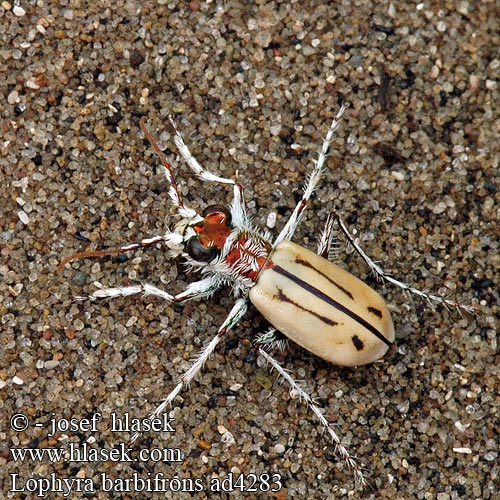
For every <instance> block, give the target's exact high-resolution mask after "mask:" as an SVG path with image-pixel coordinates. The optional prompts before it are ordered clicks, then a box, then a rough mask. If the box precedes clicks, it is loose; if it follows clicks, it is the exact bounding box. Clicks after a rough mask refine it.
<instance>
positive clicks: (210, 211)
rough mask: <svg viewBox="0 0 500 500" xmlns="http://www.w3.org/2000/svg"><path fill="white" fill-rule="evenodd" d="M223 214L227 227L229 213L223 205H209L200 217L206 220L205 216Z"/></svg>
mask: <svg viewBox="0 0 500 500" xmlns="http://www.w3.org/2000/svg"><path fill="white" fill-rule="evenodd" d="M217 213H219V214H223V215H224V216H225V217H226V221H225V222H226V225H227V226H229V225H230V224H231V212H230V211H229V210H228V209H227V208H226V207H224V206H223V205H209V206H208V207H207V208H205V210H203V212H202V213H201V216H202V217H203V218H206V217H207V216H210V215H215V214H217Z"/></svg>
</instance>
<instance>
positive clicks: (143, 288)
mask: <svg viewBox="0 0 500 500" xmlns="http://www.w3.org/2000/svg"><path fill="white" fill-rule="evenodd" d="M96 284H97V286H101V285H100V283H99V284H98V283H96ZM219 286H220V282H219V281H218V280H216V279H214V277H212V276H211V277H209V278H205V279H202V280H200V281H195V282H194V283H190V284H189V285H188V287H187V288H186V290H184V291H183V292H181V293H179V294H177V295H175V296H174V295H170V294H169V293H167V292H165V291H163V290H161V289H160V288H157V287H155V286H153V285H149V284H147V283H140V284H138V285H129V286H117V287H113V288H99V290H96V291H95V292H93V293H91V294H90V295H88V296H77V297H76V299H77V300H88V299H90V300H95V299H104V298H107V297H111V298H115V297H128V296H129V295H136V294H138V293H142V294H143V295H144V296H145V297H146V296H148V295H152V296H155V297H161V298H162V299H165V300H167V301H169V302H171V301H173V302H186V301H188V300H192V299H199V298H202V297H208V296H209V295H212V293H214V292H215V290H217V289H218V288H219Z"/></svg>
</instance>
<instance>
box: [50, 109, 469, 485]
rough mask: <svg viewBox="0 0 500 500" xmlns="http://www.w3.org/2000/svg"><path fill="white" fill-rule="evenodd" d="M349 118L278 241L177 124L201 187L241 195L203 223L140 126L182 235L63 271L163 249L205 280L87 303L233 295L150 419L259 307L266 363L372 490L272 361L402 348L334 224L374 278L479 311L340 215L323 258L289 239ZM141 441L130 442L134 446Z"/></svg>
mask: <svg viewBox="0 0 500 500" xmlns="http://www.w3.org/2000/svg"><path fill="white" fill-rule="evenodd" d="M346 109H347V105H346V104H344V105H342V107H341V108H340V110H339V112H338V113H337V115H336V116H335V117H334V119H333V120H332V122H331V125H330V128H329V130H328V133H327V134H326V136H325V138H324V141H323V145H322V147H321V150H320V151H319V154H318V157H317V160H316V161H315V164H314V167H313V169H312V172H311V173H310V175H309V176H308V178H307V180H306V182H305V186H304V190H303V195H302V197H301V199H300V200H299V202H298V203H297V205H296V207H295V209H294V210H293V213H292V215H291V216H290V218H289V219H288V221H287V222H286V224H285V226H284V227H283V229H282V230H281V232H280V233H279V234H278V236H277V237H276V238H274V239H273V237H272V236H271V234H269V233H268V232H262V231H260V230H258V229H256V228H255V227H254V225H253V224H252V222H251V220H250V218H249V216H248V214H247V209H246V205H245V201H244V197H243V189H242V187H241V185H240V184H238V183H237V182H236V181H234V180H233V179H229V178H224V177H219V176H217V175H214V174H212V173H211V172H209V171H207V170H205V169H204V168H203V167H202V166H201V165H200V164H199V163H198V161H197V160H196V159H195V158H194V156H193V155H192V154H191V152H190V150H189V149H188V147H187V145H186V144H185V142H184V139H183V137H182V135H181V133H180V132H179V131H178V129H177V127H176V125H175V123H174V121H173V119H172V118H170V123H171V125H172V127H173V129H174V142H175V144H176V146H177V148H178V151H179V153H180V155H181V157H182V158H183V159H184V161H185V162H186V163H187V164H188V166H189V167H190V168H191V170H192V171H193V172H194V173H195V174H196V175H197V176H198V177H199V178H200V179H201V180H202V181H211V182H216V183H222V184H227V185H230V186H232V187H233V192H234V194H233V201H232V204H231V206H230V208H229V209H228V208H226V207H223V206H219V205H211V206H208V207H207V208H205V210H204V211H203V212H202V213H201V215H198V214H197V213H196V211H195V210H193V209H192V208H190V207H188V206H187V205H185V203H184V201H183V200H182V197H181V195H180V193H179V190H178V188H177V184H176V181H175V177H174V174H173V171H172V168H171V166H170V164H169V162H168V160H167V158H166V156H165V155H164V154H163V152H162V151H161V149H160V147H159V146H158V144H157V143H156V141H155V140H154V138H153V137H152V135H151V134H150V133H149V131H148V130H147V129H146V127H145V125H144V119H141V129H142V131H143V133H144V135H145V137H146V138H147V139H148V141H149V142H150V143H151V145H152V146H153V148H154V149H155V150H156V152H157V154H158V155H159V156H160V158H161V160H162V162H163V169H164V173H165V175H166V178H167V180H168V182H169V184H170V189H169V196H170V198H171V201H172V202H173V204H174V205H175V207H176V209H177V214H178V215H179V216H180V221H179V222H178V223H177V225H176V226H175V230H174V231H168V232H167V233H166V234H164V235H160V236H153V237H151V238H148V239H145V240H142V241H140V242H139V243H135V244H130V245H125V246H122V247H120V248H117V249H106V250H95V251H86V252H81V253H77V254H74V255H72V256H70V257H68V258H66V259H64V260H63V261H62V262H61V264H60V266H59V269H60V270H62V268H63V267H64V266H65V265H66V264H67V263H69V262H71V261H73V260H76V259H81V258H86V257H102V256H107V255H116V254H121V253H124V252H129V251H133V250H136V249H139V248H144V247H148V246H151V245H154V244H156V243H160V242H163V243H165V244H166V246H167V248H168V252H169V255H170V256H171V257H178V256H182V257H183V258H184V259H185V260H186V262H187V266H188V268H189V270H192V271H198V272H200V273H201V275H202V279H201V280H199V281H196V282H193V283H191V284H189V285H188V286H187V288H186V289H185V290H184V291H183V292H181V293H179V294H177V295H175V296H174V295H171V294H170V293H168V292H166V291H164V290H161V289H160V288H157V287H156V286H153V285H150V284H147V283H141V284H136V285H129V286H124V287H115V288H100V289H98V290H96V291H95V292H93V293H92V294H91V295H89V296H85V297H78V298H79V299H81V300H85V299H91V300H96V299H104V298H113V297H127V296H129V295H134V294H143V295H151V296H157V297H160V298H162V299H165V300H167V301H169V302H173V303H183V302H186V301H188V300H193V299H199V298H204V297H209V296H210V295H212V294H213V293H214V292H215V291H216V290H218V289H219V288H221V287H223V286H229V287H231V288H232V291H233V294H234V296H235V297H236V301H235V303H234V306H233V308H232V310H231V311H230V312H229V314H228V316H227V317H226V319H225V320H224V322H223V323H222V325H221V326H220V327H219V328H218V330H217V334H216V335H215V336H214V337H213V339H212V340H211V341H210V342H209V343H208V344H207V345H206V346H205V347H204V348H203V349H202V350H201V352H200V353H199V355H198V357H196V358H195V359H194V361H193V362H192V365H191V367H190V368H189V370H188V371H187V372H186V373H185V374H184V375H183V376H182V377H181V379H180V381H179V382H178V384H177V385H176V386H175V387H174V389H173V390H172V391H171V392H170V394H168V396H167V397H166V399H165V400H164V401H163V402H162V403H161V404H160V405H159V406H158V407H157V408H156V410H155V411H154V413H153V414H152V415H151V416H150V419H152V418H154V417H157V416H159V415H161V414H162V413H163V412H165V411H166V408H167V406H168V405H169V404H171V403H172V401H173V400H174V399H175V397H176V396H177V395H178V394H179V393H180V392H181V390H182V389H183V388H184V387H185V386H187V385H189V383H190V382H191V381H192V380H193V379H194V377H196V375H197V374H198V373H199V372H200V370H201V369H202V367H203V365H204V363H205V361H206V360H207V359H208V358H209V356H210V355H211V354H212V353H213V352H214V350H215V348H216V346H217V344H218V343H219V342H220V340H221V339H222V338H223V337H224V335H225V334H226V333H227V332H228V331H229V330H231V329H232V328H234V327H235V325H236V324H237V323H238V322H239V320H240V319H241V318H242V316H243V315H244V314H245V313H246V312H247V309H248V303H249V302H251V303H252V304H253V305H254V306H255V307H256V308H257V309H258V310H259V311H260V312H261V314H262V315H263V316H264V317H265V318H266V319H267V320H268V321H269V322H270V323H271V325H272V326H273V328H272V329H271V330H269V331H268V332H266V333H262V334H260V335H258V336H257V338H256V342H255V343H256V347H257V349H258V352H259V354H260V355H261V356H262V357H263V358H264V359H265V360H266V361H267V362H268V363H269V364H270V365H271V366H272V367H273V368H274V369H275V370H276V371H277V372H278V373H279V375H280V376H281V377H282V378H283V379H284V380H286V381H287V383H288V384H289V385H290V389H291V390H292V391H293V392H295V393H296V394H297V395H298V396H299V397H300V398H301V399H303V400H304V401H305V402H306V403H307V405H308V406H309V408H310V409H311V410H312V411H313V413H314V414H315V415H316V417H317V418H318V419H319V421H320V423H321V425H322V427H323V428H324V429H325V430H326V431H327V432H328V434H329V436H330V438H331V439H332V441H333V443H334V447H335V452H336V454H337V455H338V456H339V457H340V459H341V460H342V461H343V462H344V463H345V464H346V465H347V466H348V468H350V469H351V470H352V471H353V473H354V477H355V479H356V481H357V482H359V483H361V485H363V486H364V485H366V483H367V475H366V470H365V468H364V466H363V465H361V463H360V462H358V460H357V459H356V458H355V457H354V456H353V455H352V454H351V453H350V452H349V451H348V449H347V448H346V446H345V445H344V444H343V442H342V441H341V439H340V438H339V436H338V435H337V433H336V432H335V430H334V428H333V426H332V425H331V424H330V422H329V421H328V420H327V418H326V417H325V415H324V413H323V411H322V410H321V409H320V407H319V406H318V405H317V404H316V402H315V401H314V400H313V398H312V397H311V396H310V395H309V394H308V393H307V392H306V391H305V389H304V387H303V386H302V384H300V383H299V382H298V381H296V380H295V379H294V378H293V377H292V376H291V374H290V373H289V372H288V371H287V370H286V369H285V368H283V367H282V366H281V364H280V363H279V362H278V361H277V360H276V359H275V358H274V357H273V356H271V354H270V353H269V351H270V350H271V348H273V347H276V346H281V347H283V345H284V343H283V342H282V341H280V340H279V339H278V336H277V334H276V330H278V331H280V332H281V333H282V334H284V335H285V336H286V337H288V338H290V339H291V340H293V341H294V342H296V343H297V344H300V345H301V346H302V347H304V348H305V349H307V350H309V351H310V352H312V353H314V354H316V355H317V356H320V357H322V358H323V359H325V360H327V361H330V362H332V363H334V364H337V365H342V366H357V365H362V364H366V363H371V362H373V361H376V360H378V359H380V358H381V357H382V356H383V355H384V354H385V353H386V352H387V350H388V349H389V347H390V346H391V344H392V343H393V342H394V338H395V335H394V326H393V322H392V319H391V315H390V313H389V310H388V308H387V305H386V303H385V301H384V300H383V299H382V297H381V296H380V295H379V294H378V293H377V292H375V291H374V290H373V289H372V288H370V287H369V286H368V285H366V284H365V283H364V282H362V281H361V280H359V279H358V278H356V277H355V276H353V275H352V274H350V273H349V272H347V271H345V270H343V269H341V268H340V267H338V266H337V265H335V264H333V263H332V262H330V261H329V260H328V259H327V257H328V255H329V253H330V251H331V249H332V246H333V241H332V240H333V235H334V231H335V227H336V224H338V226H339V227H340V230H341V231H342V233H343V234H344V236H345V238H346V239H347V241H348V243H349V245H351V246H352V247H353V248H354V250H355V251H356V252H357V253H358V254H359V256H360V257H361V258H362V259H363V260H364V261H365V263H366V264H367V265H368V266H369V267H370V269H371V270H372V271H373V272H374V273H375V275H376V276H377V277H379V278H381V279H382V280H384V281H386V282H389V283H392V284H394V285H396V286H398V287H400V288H401V289H403V290H404V291H405V292H408V293H412V294H415V295H417V296H420V297H422V298H423V299H425V300H427V301H429V302H435V303H440V304H442V305H444V306H450V307H454V308H457V309H459V310H460V309H461V310H464V311H467V312H470V313H473V312H474V307H473V306H471V305H463V304H460V303H458V302H455V301H453V300H450V299H447V298H444V297H440V296H438V295H433V294H429V293H426V292H423V291H420V290H418V289H416V288H414V287H412V286H410V285H407V284H405V283H403V282H401V281H398V280H396V279H395V278H393V277H392V276H391V275H389V274H387V273H386V272H385V271H384V270H383V269H382V268H381V267H380V266H379V265H378V264H376V263H375V262H374V261H373V260H371V259H370V258H369V257H368V255H367V254H366V253H365V252H364V251H363V250H362V248H361V247H360V246H359V244H358V243H357V241H356V240H355V239H354V238H353V237H352V236H351V234H350V233H349V231H348V230H347V228H346V226H345V225H344V224H343V222H342V221H341V220H340V218H338V217H337V216H336V215H334V214H333V213H332V214H330V216H329V217H328V219H327V221H326V224H325V228H324V230H323V232H322V235H321V237H320V240H319V243H318V248H317V253H314V252H312V251H310V250H307V249H305V248H303V247H301V246H299V245H297V244H295V243H293V242H292V241H290V240H291V238H292V237H293V235H294V233H295V230H296V229H297V226H298V224H299V222H300V220H301V218H302V216H303V214H304V211H305V208H306V205H307V202H308V200H309V199H310V197H311V195H312V193H313V191H314V189H315V188H316V186H317V185H318V182H319V180H320V178H321V174H322V171H323V169H324V165H325V161H326V159H327V157H328V149H329V146H330V143H331V141H332V137H333V134H334V132H335V130H336V129H337V128H338V126H339V122H340V119H341V118H342V115H343V114H344V112H345V111H346ZM137 437H138V435H137V434H135V435H134V436H133V437H132V439H131V441H135V440H136V439H137Z"/></svg>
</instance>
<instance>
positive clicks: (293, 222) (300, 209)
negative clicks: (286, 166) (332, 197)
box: [274, 103, 348, 246]
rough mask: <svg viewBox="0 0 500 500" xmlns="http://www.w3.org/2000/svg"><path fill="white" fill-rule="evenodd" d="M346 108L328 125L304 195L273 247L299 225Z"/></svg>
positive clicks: (341, 109) (290, 234) (286, 237)
mask: <svg viewBox="0 0 500 500" xmlns="http://www.w3.org/2000/svg"><path fill="white" fill-rule="evenodd" d="M347 106H348V105H347V104H345V103H344V104H343V105H342V107H341V108H340V110H339V112H338V113H337V115H336V116H335V118H334V119H333V121H332V124H331V125H330V129H329V130H328V133H327V134H326V137H325V139H324V140H323V145H322V147H321V150H320V152H319V155H318V159H317V160H316V164H315V165H314V168H313V170H312V172H311V174H310V175H309V176H308V178H307V181H306V184H305V186H304V193H303V195H302V199H301V200H300V201H299V202H298V203H297V206H296V207H295V210H294V211H293V213H292V215H291V216H290V218H289V219H288V222H287V223H286V224H285V227H284V228H283V229H282V230H281V232H280V234H279V235H278V237H277V238H276V240H275V241H274V246H276V245H277V244H278V243H279V242H280V241H283V240H289V239H291V238H292V236H293V234H294V233H295V230H296V229H297V226H298V225H299V222H300V219H301V218H302V214H303V213H304V210H305V208H306V205H307V201H308V200H309V198H310V197H311V195H312V193H313V191H314V189H315V188H316V185H317V184H318V182H319V180H320V178H321V173H322V171H323V165H324V164H325V161H326V158H327V157H328V149H329V147H330V143H331V142H332V138H333V133H334V132H335V130H337V128H338V127H339V123H340V119H341V118H342V115H343V114H344V112H345V110H346V109H347Z"/></svg>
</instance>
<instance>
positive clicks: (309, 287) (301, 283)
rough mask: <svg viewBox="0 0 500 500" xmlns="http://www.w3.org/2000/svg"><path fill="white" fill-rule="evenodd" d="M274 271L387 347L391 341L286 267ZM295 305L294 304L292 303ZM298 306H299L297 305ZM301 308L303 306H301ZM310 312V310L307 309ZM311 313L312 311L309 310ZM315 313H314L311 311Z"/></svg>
mask: <svg viewBox="0 0 500 500" xmlns="http://www.w3.org/2000/svg"><path fill="white" fill-rule="evenodd" d="M271 269H272V270H273V271H274V272H276V273H278V274H281V275H282V276H285V277H286V278H288V279H289V280H291V281H293V282H294V283H296V284H297V285H299V286H300V287H301V288H303V289H304V290H306V291H308V292H309V293H312V294H313V295H314V296H315V297H318V299H320V300H322V301H324V302H326V303H327V304H330V305H331V306H333V307H335V308H336V309H338V310H339V311H341V312H343V313H344V314H347V316H349V317H350V318H352V319H353V320H354V321H356V322H357V323H359V324H360V325H362V326H363V327H365V328H366V329H367V330H368V331H369V332H371V333H373V335H375V337H377V338H378V339H380V340H381V341H382V342H384V344H386V345H388V346H389V347H390V346H391V342H390V341H389V340H388V339H386V338H385V337H384V336H383V335H382V334H381V333H380V332H379V331H378V330H377V329H376V328H375V327H374V326H373V325H371V324H370V323H368V321H366V320H365V319H363V318H362V317H361V316H359V315H358V314H356V313H355V312H353V311H351V310H350V309H347V307H345V306H343V305H342V304H340V303H339V302H337V301H336V300H335V299H332V298H331V297H329V296H328V295H326V294H325V293H323V292H322V291H321V290H318V289H317V288H316V287H314V286H312V285H310V284H309V283H306V282H305V281H303V280H301V279H300V278H299V277H297V276H295V275H294V274H292V273H290V272H288V271H287V270H286V269H283V268H282V267H280V266H274V267H272V268H271ZM294 305H296V304H294ZM298 307H300V306H298ZM301 308H302V309H303V307H301ZM309 312H311V311H309ZM311 313H312V312H311ZM312 314H315V313H312Z"/></svg>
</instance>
